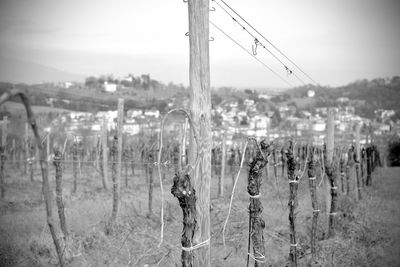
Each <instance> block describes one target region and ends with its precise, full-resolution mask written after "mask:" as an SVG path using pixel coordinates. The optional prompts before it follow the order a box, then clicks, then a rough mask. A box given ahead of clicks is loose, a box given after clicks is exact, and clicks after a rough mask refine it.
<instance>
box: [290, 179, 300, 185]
mask: <svg viewBox="0 0 400 267" xmlns="http://www.w3.org/2000/svg"><path fill="white" fill-rule="evenodd" d="M298 183H299V180H289V184H298Z"/></svg>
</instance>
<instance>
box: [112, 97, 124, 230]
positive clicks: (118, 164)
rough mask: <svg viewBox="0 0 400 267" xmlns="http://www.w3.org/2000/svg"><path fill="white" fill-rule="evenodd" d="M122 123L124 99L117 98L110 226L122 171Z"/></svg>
mask: <svg viewBox="0 0 400 267" xmlns="http://www.w3.org/2000/svg"><path fill="white" fill-rule="evenodd" d="M123 122H124V99H122V98H118V118H117V136H115V137H114V144H113V159H112V161H113V206H112V214H111V220H110V225H112V224H113V223H114V222H115V220H116V219H117V216H118V210H119V195H120V181H121V171H122V130H123Z"/></svg>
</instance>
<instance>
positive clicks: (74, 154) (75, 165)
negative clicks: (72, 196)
mask: <svg viewBox="0 0 400 267" xmlns="http://www.w3.org/2000/svg"><path fill="white" fill-rule="evenodd" d="M72 171H73V175H74V186H73V189H72V193H76V191H77V189H78V143H77V141H76V140H74V142H73V144H72Z"/></svg>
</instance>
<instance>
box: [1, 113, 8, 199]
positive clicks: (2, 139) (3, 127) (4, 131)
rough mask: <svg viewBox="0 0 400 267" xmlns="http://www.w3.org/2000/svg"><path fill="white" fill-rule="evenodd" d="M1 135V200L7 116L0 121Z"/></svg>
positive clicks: (2, 196) (2, 195)
mask: <svg viewBox="0 0 400 267" xmlns="http://www.w3.org/2000/svg"><path fill="white" fill-rule="evenodd" d="M1 126H2V135H1V148H0V165H1V166H0V186H1V198H2V199H3V198H4V195H5V188H4V187H5V185H4V184H5V175H4V165H5V161H6V151H7V150H6V142H7V116H4V117H3V121H2V125H1Z"/></svg>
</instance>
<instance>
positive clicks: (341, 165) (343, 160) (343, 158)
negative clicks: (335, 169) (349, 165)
mask: <svg viewBox="0 0 400 267" xmlns="http://www.w3.org/2000/svg"><path fill="white" fill-rule="evenodd" d="M345 155H346V154H345V153H340V161H339V168H340V185H341V188H342V194H344V192H345V190H344V185H345V181H344V178H345V177H346V173H345V172H344V170H345V169H344V165H345V163H346V156H345ZM347 181H348V180H347ZM348 186H349V183H348V182H347V187H348Z"/></svg>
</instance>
